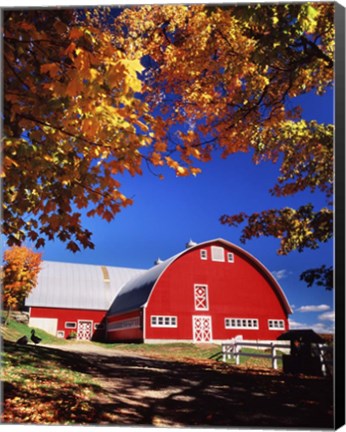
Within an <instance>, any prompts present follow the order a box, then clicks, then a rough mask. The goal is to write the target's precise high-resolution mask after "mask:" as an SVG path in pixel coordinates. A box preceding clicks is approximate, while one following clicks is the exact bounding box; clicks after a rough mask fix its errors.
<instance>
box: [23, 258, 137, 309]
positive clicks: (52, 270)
mask: <svg viewBox="0 0 346 432" xmlns="http://www.w3.org/2000/svg"><path fill="white" fill-rule="evenodd" d="M144 272H146V270H142V269H132V268H123V267H109V266H99V265H89V264H72V263H61V262H53V261H43V263H42V269H41V271H40V273H39V276H38V283H37V286H36V287H35V288H34V289H33V290H32V292H31V293H30V294H29V296H28V298H27V299H26V301H25V305H26V306H36V307H54V308H71V309H93V310H108V309H109V307H110V305H111V304H112V302H113V300H114V298H115V297H116V296H117V294H118V293H119V291H120V289H121V287H122V286H123V285H125V284H126V283H127V282H128V281H129V280H131V279H133V278H135V277H136V276H139V275H141V274H142V273H144Z"/></svg>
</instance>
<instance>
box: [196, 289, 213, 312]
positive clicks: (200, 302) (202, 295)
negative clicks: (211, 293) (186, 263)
mask: <svg viewBox="0 0 346 432" xmlns="http://www.w3.org/2000/svg"><path fill="white" fill-rule="evenodd" d="M194 292H195V310H208V308H209V305H208V285H197V284H196V285H195V286H194Z"/></svg>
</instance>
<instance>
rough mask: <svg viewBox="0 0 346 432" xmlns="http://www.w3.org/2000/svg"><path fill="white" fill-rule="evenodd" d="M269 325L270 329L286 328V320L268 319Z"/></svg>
mask: <svg viewBox="0 0 346 432" xmlns="http://www.w3.org/2000/svg"><path fill="white" fill-rule="evenodd" d="M268 327H269V330H279V329H280V330H284V329H285V322H284V320H275V319H272V320H268Z"/></svg>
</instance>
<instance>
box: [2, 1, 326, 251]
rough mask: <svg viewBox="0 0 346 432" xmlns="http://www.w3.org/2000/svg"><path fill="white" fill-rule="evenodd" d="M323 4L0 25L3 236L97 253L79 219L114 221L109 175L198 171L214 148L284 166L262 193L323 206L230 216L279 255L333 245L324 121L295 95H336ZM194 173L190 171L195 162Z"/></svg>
mask: <svg viewBox="0 0 346 432" xmlns="http://www.w3.org/2000/svg"><path fill="white" fill-rule="evenodd" d="M333 56H334V5H333V4H332V3H324V2H323V3H302V4H299V3H298V4H294V3H292V4H291V3H287V4H280V3H278V4H251V5H224V6H218V5H189V6H186V5H165V6H162V5H161V6H157V5H152V6H141V7H131V8H124V9H123V10H122V11H120V10H118V9H116V10H114V9H107V8H106V9H102V8H98V9H90V10H72V9H69V10H63V9H53V10H40V11H38V10H27V11H18V10H16V11H6V12H5V14H4V69H5V70H4V72H5V82H4V84H5V85H4V93H5V103H4V108H5V110H4V115H5V121H4V131H5V139H4V158H3V161H4V173H3V177H4V206H5V208H4V220H5V223H4V233H5V234H6V235H7V236H8V240H9V243H10V244H20V243H21V242H22V241H23V240H24V239H25V238H26V237H29V238H30V239H31V240H33V241H35V242H36V246H41V245H43V244H44V241H45V238H48V239H53V238H55V237H58V238H59V239H60V240H62V241H66V242H67V247H68V248H69V249H71V250H73V251H75V250H78V249H79V246H80V245H82V246H84V247H93V244H92V242H91V233H90V231H88V230H87V229H84V228H83V227H82V224H81V213H80V210H81V209H83V208H85V209H87V215H88V216H93V215H99V216H101V217H103V218H105V219H106V220H112V219H113V218H114V216H115V215H116V214H117V212H119V211H120V210H121V208H122V207H124V206H126V205H128V204H130V203H131V200H130V199H128V198H127V197H125V196H124V195H123V194H122V193H121V184H120V182H119V179H120V177H119V175H120V174H122V173H124V172H126V171H128V172H130V173H131V174H133V175H136V174H141V170H142V165H143V163H146V164H149V165H150V166H152V167H156V169H157V170H158V171H157V172H158V173H159V174H160V168H161V167H163V166H169V167H170V168H172V169H173V170H174V171H175V172H176V174H177V175H179V176H184V175H189V174H194V175H196V174H198V173H199V171H200V168H199V166H200V163H199V162H200V161H203V162H204V161H209V160H210V159H211V157H212V156H213V151H214V150H215V149H221V151H222V155H223V156H224V157H227V156H229V155H230V154H232V153H235V152H239V151H242V152H249V153H250V154H251V155H252V157H253V158H254V161H255V162H256V163H259V162H261V161H262V160H271V161H275V162H277V163H279V164H280V173H281V174H280V177H279V178H278V183H277V184H276V185H274V186H273V189H272V191H271V193H272V194H274V195H275V196H288V195H291V194H295V193H297V192H299V191H303V190H311V191H315V190H318V191H320V192H322V193H324V194H325V196H326V206H325V207H324V208H322V209H314V208H313V206H312V205H311V204H309V203H307V205H305V206H302V207H301V208H298V209H292V208H284V209H274V210H273V209H271V210H264V211H263V212H262V213H259V214H257V215H256V214H255V215H246V214H243V213H242V214H240V215H233V216H232V215H231V216H229V215H224V216H222V218H221V221H222V223H225V224H229V225H234V224H239V223H243V222H245V223H246V224H247V225H246V226H245V228H244V229H243V236H242V240H244V241H245V240H247V239H249V238H252V237H254V236H257V235H274V236H275V237H278V238H280V239H281V245H280V249H279V252H280V253H283V254H285V253H288V252H290V251H291V250H295V249H297V250H303V249H304V248H311V247H312V248H315V247H318V245H319V244H320V243H321V242H324V241H327V240H328V239H329V238H330V237H331V235H332V208H331V206H332V203H331V199H332V185H333V146H332V142H333V126H332V125H328V124H319V123H318V122H316V121H306V120H304V119H303V118H302V115H301V108H300V107H299V106H298V105H297V104H296V103H295V98H296V97H297V96H299V95H302V94H305V93H308V92H314V93H316V94H317V95H322V94H323V93H324V92H325V91H326V90H327V89H328V88H329V87H332V85H333V73H334V69H333ZM197 165H198V166H197Z"/></svg>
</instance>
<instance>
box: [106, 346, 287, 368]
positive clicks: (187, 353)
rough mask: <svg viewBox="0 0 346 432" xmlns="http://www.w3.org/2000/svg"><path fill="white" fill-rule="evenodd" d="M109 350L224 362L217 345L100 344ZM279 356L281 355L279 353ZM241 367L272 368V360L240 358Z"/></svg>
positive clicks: (231, 361) (249, 352)
mask: <svg viewBox="0 0 346 432" xmlns="http://www.w3.org/2000/svg"><path fill="white" fill-rule="evenodd" d="M99 345H101V346H103V347H105V348H108V349H116V350H120V351H125V352H133V353H137V354H139V355H143V356H149V357H155V358H163V359H171V360H190V361H191V360H193V361H203V360H214V361H222V353H221V346H220V345H216V344H201V345H198V344H192V343H169V344H134V343H129V344H123V343H113V344H99ZM242 352H244V353H247V354H264V353H265V354H268V353H269V352H264V351H263V350H256V349H253V348H243V349H242ZM278 354H279V353H278ZM227 363H229V364H235V363H236V362H235V359H234V358H233V359H232V360H227ZM240 366H242V367H246V368H271V366H272V363H271V359H266V358H261V357H248V356H240ZM281 367H282V361H281V360H279V361H278V368H279V369H280V368H281Z"/></svg>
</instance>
